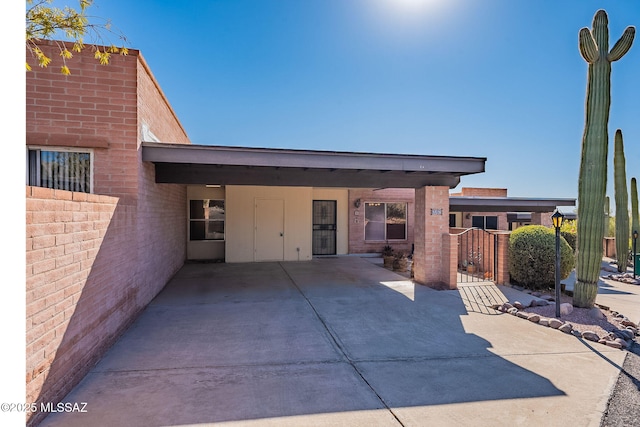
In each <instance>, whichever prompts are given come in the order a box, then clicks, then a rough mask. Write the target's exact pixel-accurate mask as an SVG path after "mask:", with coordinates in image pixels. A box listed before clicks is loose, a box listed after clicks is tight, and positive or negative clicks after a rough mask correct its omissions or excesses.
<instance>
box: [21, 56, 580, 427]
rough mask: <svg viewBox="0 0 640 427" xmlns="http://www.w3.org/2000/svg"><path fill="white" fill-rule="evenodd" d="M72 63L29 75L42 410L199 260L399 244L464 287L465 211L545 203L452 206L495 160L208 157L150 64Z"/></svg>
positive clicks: (29, 286) (32, 257) (261, 154)
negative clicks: (66, 71)
mask: <svg viewBox="0 0 640 427" xmlns="http://www.w3.org/2000/svg"><path fill="white" fill-rule="evenodd" d="M41 47H42V49H43V51H44V52H45V53H46V54H47V55H48V56H52V57H53V56H56V55H57V50H56V49H57V46H56V44H55V43H43V44H42V45H41ZM27 61H29V62H33V61H32V58H30V56H29V55H27ZM69 65H70V68H71V72H72V74H71V75H70V76H63V75H61V74H60V73H59V71H58V70H57V69H55V68H54V67H49V68H44V69H43V68H39V67H38V66H37V65H36V64H33V63H32V68H33V71H31V72H29V73H27V82H26V109H27V111H26V114H27V115H26V144H27V147H26V157H27V185H26V224H27V227H26V265H27V273H26V367H27V370H26V386H27V395H26V400H25V401H26V402H38V403H39V402H57V401H60V400H61V399H62V398H63V397H64V396H65V395H66V394H67V393H68V392H69V391H70V390H71V388H73V387H74V386H75V385H76V384H77V383H78V382H79V381H80V379H82V377H83V376H84V375H85V374H86V373H87V372H88V371H89V369H90V368H91V367H92V366H93V365H94V364H95V363H96V362H97V361H98V360H99V359H100V358H101V357H102V355H103V354H104V353H105V351H106V350H107V349H108V348H109V347H110V346H111V345H112V344H113V343H114V342H115V340H117V339H118V337H119V336H120V335H121V333H122V332H123V331H124V330H125V329H126V328H127V327H128V326H129V325H130V324H131V322H132V321H133V320H134V319H135V318H136V316H137V315H138V314H139V313H140V312H141V310H142V309H143V308H144V307H145V306H146V305H147V304H148V303H149V302H150V301H151V300H152V299H153V298H154V297H155V296H156V295H157V294H158V292H160V290H161V289H162V288H163V287H164V286H165V284H166V283H167V282H168V280H169V279H170V278H171V277H172V276H173V274H175V273H176V271H177V270H178V269H179V268H180V267H181V266H182V265H183V264H184V262H185V261H187V260H190V259H219V260H223V261H226V262H247V261H249V262H252V261H281V260H287V261H289V260H291V261H293V260H296V261H297V260H300V261H303V260H309V259H312V257H313V256H317V255H321V254H337V255H340V254H348V253H351V254H354V253H355V254H360V253H376V252H380V251H381V250H382V248H383V247H384V246H385V245H387V244H393V246H394V247H395V248H396V249H398V250H404V251H413V252H414V266H415V280H416V281H417V282H419V283H423V284H427V285H437V286H441V285H445V286H447V287H455V285H456V278H455V275H456V266H457V264H458V249H457V240H456V237H455V236H453V235H451V234H450V231H449V230H450V226H451V218H452V217H451V216H450V213H454V216H453V218H454V220H455V212H458V213H461V214H463V213H471V217H473V216H480V215H479V214H478V215H475V214H474V212H476V211H478V212H489V213H491V212H497V213H496V215H498V216H499V218H500V219H498V220H497V225H499V226H500V228H502V226H503V225H504V223H505V221H504V219H503V218H505V217H506V212H507V210H508V209H510V208H517V209H518V210H520V211H523V209H524V211H526V209H527V208H528V207H532V206H534V205H536V203H537V202H539V200H524V199H518V200H513V199H509V198H507V197H504V196H506V190H504V194H503V193H502V190H490V192H489V193H487V194H479V193H477V191H476V192H472V193H469V194H467V193H466V192H465V189H463V194H462V195H461V196H460V197H450V195H449V191H450V190H451V189H452V188H455V187H456V186H457V185H458V184H459V182H460V178H461V176H464V175H468V174H473V173H481V172H483V171H484V164H485V161H486V159H484V158H472V157H447V156H416V155H400V154H371V153H351V152H319V151H309V150H276V149H252V148H241V147H214V146H195V145H192V144H190V141H189V138H188V136H187V134H186V132H185V130H184V129H183V127H182V125H181V124H180V121H179V120H178V118H177V117H176V114H175V113H174V111H173V110H172V108H171V106H170V104H169V102H168V100H167V99H166V97H165V96H164V94H163V93H162V90H161V89H160V87H159V85H158V83H157V82H156V80H155V79H154V77H153V74H152V73H151V71H150V69H149V67H148V66H147V64H146V62H145V60H144V58H143V57H142V55H141V54H140V52H138V51H135V50H131V51H129V55H128V56H117V55H114V56H112V59H111V63H110V65H108V66H101V65H99V63H98V62H97V61H96V60H95V59H94V58H93V55H92V54H91V52H89V51H86V52H84V53H82V54H76V55H74V58H73V59H72V60H70V64H69ZM467 191H469V190H467ZM474 191H475V190H474ZM479 196H483V197H484V202H487V203H490V202H495V204H494V205H492V206H493V207H489V209H493V210H489V211H487V210H486V209H485V208H486V206H485V208H482V209H480V208H479V207H478V206H479V203H480V204H481V203H483V202H482V200H483V199H482V197H479ZM494 196H495V197H494ZM454 199H457V202H461V203H458V205H456V206H454V205H453V204H452V203H453V202H452V201H453V200H454ZM555 202H558V203H559V204H563V203H564V204H569V202H570V201H567V200H559V199H558V200H552V201H549V200H547V201H546V205H544V203H543V205H544V206H547V207H548V206H549V205H550V203H555ZM527 203H528V204H527ZM532 203H533V204H532ZM573 203H575V201H573ZM450 205H451V206H450ZM496 206H500V207H499V208H497V207H496ZM536 210H537V211H538V212H540V211H541V210H540V206H537V205H536ZM483 215H484V216H490V215H489V214H486V213H485V214H483ZM532 215H533V214H532ZM466 219H467V218H466V216H465V217H463V224H460V225H461V226H462V225H464V224H466V222H464V221H466ZM484 224H485V226H486V218H485V223H484ZM454 225H455V224H454ZM487 228H488V227H487ZM503 245H504V242H503ZM503 276H504V275H503ZM37 421H38V419H37V416H35V417H33V418H32V419H30V420H29V422H30V423H32V424H35V423H37Z"/></svg>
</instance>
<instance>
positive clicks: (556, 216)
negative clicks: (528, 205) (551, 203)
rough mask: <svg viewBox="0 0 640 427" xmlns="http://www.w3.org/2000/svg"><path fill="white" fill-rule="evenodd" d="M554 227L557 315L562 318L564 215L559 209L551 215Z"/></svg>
mask: <svg viewBox="0 0 640 427" xmlns="http://www.w3.org/2000/svg"><path fill="white" fill-rule="evenodd" d="M551 221H553V227H554V228H555V229H556V317H557V318H560V227H562V222H563V221H564V215H562V213H560V211H559V210H558V209H556V211H555V212H554V213H553V215H551Z"/></svg>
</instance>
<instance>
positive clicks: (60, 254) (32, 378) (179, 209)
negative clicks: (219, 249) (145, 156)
mask: <svg viewBox="0 0 640 427" xmlns="http://www.w3.org/2000/svg"><path fill="white" fill-rule="evenodd" d="M42 48H43V50H45V51H46V52H47V54H48V55H49V56H53V57H54V58H57V56H56V55H57V53H56V51H55V49H54V46H53V45H52V44H50V43H47V42H45V43H43V44H42ZM130 52H131V54H130V55H129V56H127V57H122V56H113V57H112V60H111V64H110V65H108V66H101V65H99V64H98V63H97V61H95V60H94V59H93V58H92V55H91V53H90V51H86V52H84V53H82V54H75V55H74V58H73V60H71V61H69V66H70V68H71V72H72V75H71V76H67V77H65V76H62V75H61V74H59V70H58V68H57V67H51V66H50V67H49V68H46V69H40V68H39V67H37V66H34V64H32V67H33V70H34V71H33V72H30V73H27V126H26V128H27V135H26V141H27V144H28V145H38V146H63V147H83V148H91V149H92V150H93V152H94V164H93V168H94V169H93V180H94V189H93V193H94V194H85V193H74V192H68V191H61V190H51V189H44V188H39V187H29V186H27V187H26V189H27V218H26V221H27V236H26V239H27V240H26V242H27V251H26V257H27V294H26V300H27V319H26V321H27V330H26V333H27V337H26V350H27V360H26V361H27V372H26V382H27V396H26V401H28V402H40V401H46V402H57V401H59V400H60V399H62V398H63V397H64V396H65V395H66V394H67V393H68V392H69V391H70V390H71V388H72V387H73V386H75V385H76V384H77V383H78V382H79V381H80V379H82V377H83V376H84V375H85V374H86V372H88V370H89V369H90V368H91V367H92V366H93V365H94V364H95V363H96V362H97V361H98V360H99V359H100V358H101V357H102V355H103V354H104V352H105V351H106V350H107V349H108V348H109V347H110V346H111V345H112V343H113V342H114V341H115V340H116V339H117V338H118V337H119V335H120V334H121V333H122V331H124V330H125V329H126V327H127V326H128V325H129V324H130V323H131V322H132V321H133V319H134V318H135V317H136V316H137V314H138V313H139V312H140V311H141V310H142V309H143V308H144V307H145V306H146V305H147V304H148V303H149V302H150V301H151V299H152V298H153V297H154V296H155V295H157V293H158V292H159V291H160V290H161V289H162V288H163V287H164V285H165V284H166V283H167V281H168V280H169V279H170V278H171V276H172V275H173V274H175V272H176V271H177V270H178V269H179V268H180V267H181V266H182V264H183V262H184V259H185V257H186V187H185V186H182V185H170V184H156V183H155V169H154V166H153V165H152V164H143V163H142V161H141V150H140V142H141V132H140V131H139V129H140V127H141V123H143V122H144V123H146V124H147V125H149V127H150V130H151V131H152V132H153V133H154V134H155V135H156V136H157V137H158V138H159V139H160V140H162V141H170V142H177V143H189V139H188V137H187V135H186V133H185V132H184V129H183V128H182V126H181V125H180V123H179V121H178V119H177V118H176V116H175V114H174V112H173V110H172V109H171V107H170V105H169V103H168V101H167V99H166V97H165V96H164V94H162V91H161V90H160V88H159V86H158V84H157V82H156V81H155V78H154V77H153V75H152V74H151V72H150V70H149V69H148V67H147V66H146V64H145V63H144V60H143V59H142V57H141V56H139V53H138V52H137V51H130ZM27 60H28V61H29V58H28V59H27ZM40 417H41V415H36V416H34V417H32V418H31V419H29V421H28V423H29V424H30V425H35V424H37V423H38V422H39V421H40Z"/></svg>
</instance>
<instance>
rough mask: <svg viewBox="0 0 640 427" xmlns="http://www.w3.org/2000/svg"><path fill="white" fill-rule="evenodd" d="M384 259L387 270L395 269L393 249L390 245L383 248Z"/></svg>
mask: <svg viewBox="0 0 640 427" xmlns="http://www.w3.org/2000/svg"><path fill="white" fill-rule="evenodd" d="M382 259H383V260H384V267H385V268H389V269H391V268H393V259H394V257H393V248H392V247H391V246H389V245H386V246H385V247H384V248H382Z"/></svg>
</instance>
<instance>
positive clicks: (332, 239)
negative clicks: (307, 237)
mask: <svg viewBox="0 0 640 427" xmlns="http://www.w3.org/2000/svg"><path fill="white" fill-rule="evenodd" d="M335 254H336V201H335V200H314V201H313V255H335Z"/></svg>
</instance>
